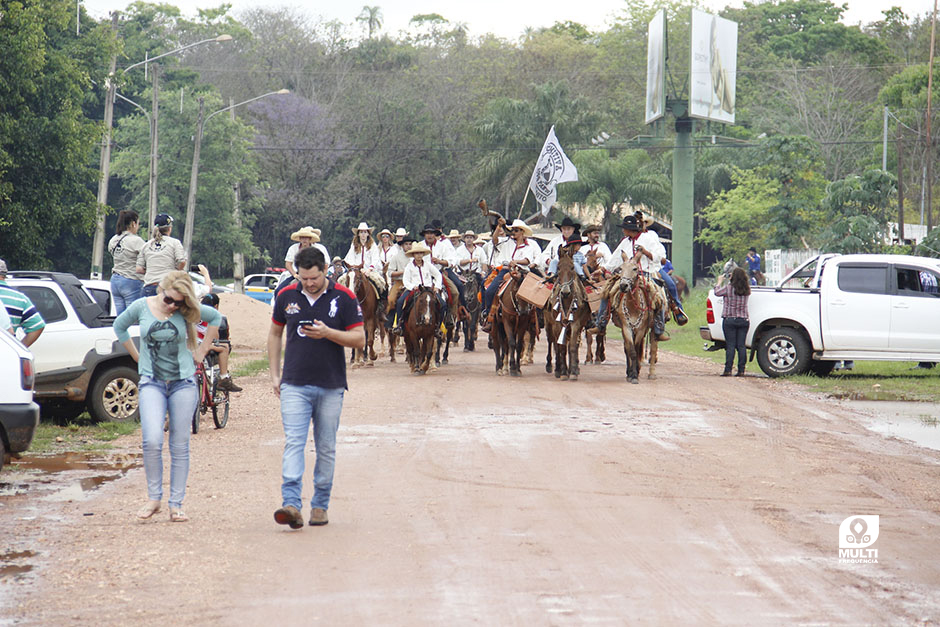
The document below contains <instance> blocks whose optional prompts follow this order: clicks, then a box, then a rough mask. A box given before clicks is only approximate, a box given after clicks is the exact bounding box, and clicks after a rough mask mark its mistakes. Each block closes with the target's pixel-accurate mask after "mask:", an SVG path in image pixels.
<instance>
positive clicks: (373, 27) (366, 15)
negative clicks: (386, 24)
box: [356, 6, 382, 39]
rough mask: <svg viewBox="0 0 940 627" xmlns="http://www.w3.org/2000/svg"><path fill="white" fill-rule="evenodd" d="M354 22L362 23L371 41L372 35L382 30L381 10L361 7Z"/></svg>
mask: <svg viewBox="0 0 940 627" xmlns="http://www.w3.org/2000/svg"><path fill="white" fill-rule="evenodd" d="M356 21H357V22H364V23H365V24H366V25H367V26H368V27H369V39H372V33H374V32H375V31H377V30H379V29H380V28H382V8H381V7H377V6H376V7H370V6H363V7H362V12H361V13H360V14H359V17H357V18H356Z"/></svg>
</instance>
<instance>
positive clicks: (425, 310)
mask: <svg viewBox="0 0 940 627" xmlns="http://www.w3.org/2000/svg"><path fill="white" fill-rule="evenodd" d="M411 298H412V299H413V301H414V302H413V303H412V304H411V311H409V312H408V317H407V318H406V319H405V351H406V353H407V356H408V365H409V366H410V367H411V372H412V373H413V374H416V375H421V374H424V373H426V372H427V371H428V368H430V367H431V357H433V356H434V346H435V343H436V339H437V338H436V336H435V333H434V332H435V331H436V330H437V329H438V328H439V327H440V326H441V311H440V305H439V304H438V302H437V294H435V293H434V290H432V289H430V288H427V287H419V288H417V289H415V291H414V292H412V294H411ZM391 335H392V336H394V334H391Z"/></svg>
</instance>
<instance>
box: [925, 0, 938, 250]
mask: <svg viewBox="0 0 940 627" xmlns="http://www.w3.org/2000/svg"><path fill="white" fill-rule="evenodd" d="M936 33H937V0H933V18H932V19H931V23H930V63H928V64H927V233H930V229H931V227H932V226H933V141H932V140H931V138H930V100H931V98H930V97H931V94H932V93H933V50H934V41H935V36H936Z"/></svg>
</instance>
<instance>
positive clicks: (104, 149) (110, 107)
mask: <svg viewBox="0 0 940 627" xmlns="http://www.w3.org/2000/svg"><path fill="white" fill-rule="evenodd" d="M112 19H113V20H114V27H115V28H116V23H117V15H114V16H112ZM231 39H232V36H231V35H219V36H218V37H212V38H210V39H203V40H202V41H197V42H195V43H192V44H188V45H186V46H180V47H179V48H176V49H175V50H170V51H169V52H164V53H163V54H160V55H157V56H155V57H151V58H149V59H145V60H144V61H140V62H138V63H134V64H132V65H129V66H127V67H126V68H124V70H123V71H124V72H127V71H128V70H132V69H134V68H135V67H138V66H141V65H146V64H148V63H151V62H153V61H156V60H157V59H161V58H163V57H166V56H170V55H173V54H179V53H180V52H183V51H185V50H189V49H190V48H194V47H196V46H200V45H202V44H206V43H211V42H223V41H231ZM116 65H117V64H116V57H115V58H114V61H113V62H112V64H111V72H110V74H109V76H108V95H107V98H106V100H105V119H104V123H105V131H104V138H103V140H102V145H101V179H100V180H99V181H98V215H97V217H96V223H95V239H94V243H93V245H92V259H91V278H93V279H100V278H101V270H102V264H103V263H104V217H105V216H104V207H105V205H107V204H108V183H109V178H110V167H111V126H112V121H113V111H114V99H115V97H117V92H116V89H117V80H116V76H115V73H114V72H115V68H116ZM157 75H158V72H157V71H156V67H154V72H153V104H152V107H151V115H150V116H148V118H149V120H150V194H149V202H148V207H149V213H150V220H149V223H150V231H149V232H153V219H154V217H156V209H157V154H158V153H157V116H158V108H157V96H158V78H157ZM121 99H122V100H126V101H127V99H126V98H124V97H123V96H121ZM128 102H130V101H128ZM131 104H134V105H135V106H137V107H138V108H140V109H141V110H143V108H142V107H140V105H137V103H133V102H132V103H131Z"/></svg>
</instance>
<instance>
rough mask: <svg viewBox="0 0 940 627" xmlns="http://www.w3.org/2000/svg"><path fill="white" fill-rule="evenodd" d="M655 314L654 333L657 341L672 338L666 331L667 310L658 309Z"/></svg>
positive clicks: (666, 340)
mask: <svg viewBox="0 0 940 627" xmlns="http://www.w3.org/2000/svg"><path fill="white" fill-rule="evenodd" d="M653 316H654V317H653V335H655V336H656V341H657V342H668V341H669V340H670V339H671V338H670V337H669V333H668V332H667V331H666V312H665V311H664V310H662V309H657V310H656V311H655V312H654V314H653Z"/></svg>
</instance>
